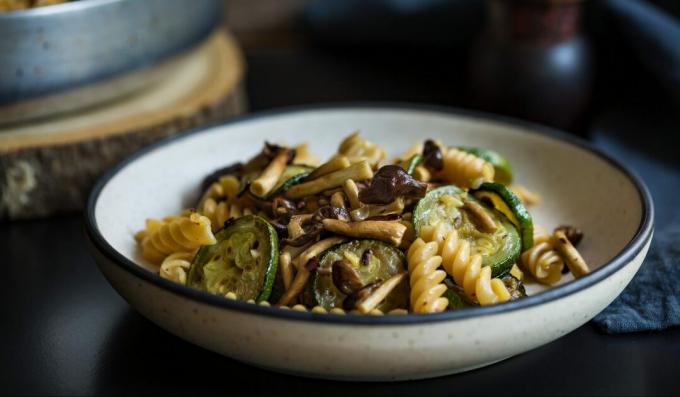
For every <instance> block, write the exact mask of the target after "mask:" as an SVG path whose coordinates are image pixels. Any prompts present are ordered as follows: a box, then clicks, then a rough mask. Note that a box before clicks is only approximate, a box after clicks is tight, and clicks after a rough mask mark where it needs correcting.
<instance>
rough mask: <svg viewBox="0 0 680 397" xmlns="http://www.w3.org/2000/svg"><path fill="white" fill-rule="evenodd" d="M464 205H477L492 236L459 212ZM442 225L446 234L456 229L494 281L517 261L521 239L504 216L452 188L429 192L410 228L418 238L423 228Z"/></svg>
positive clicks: (447, 187) (416, 211)
mask: <svg viewBox="0 0 680 397" xmlns="http://www.w3.org/2000/svg"><path fill="white" fill-rule="evenodd" d="M464 201H472V202H475V203H477V204H480V206H481V207H482V209H483V210H484V211H486V212H487V214H488V215H489V216H490V217H491V219H493V221H494V223H495V224H496V230H495V231H494V232H492V233H484V232H481V231H479V230H478V229H477V227H476V226H475V224H474V222H473V220H472V219H471V218H470V215H469V214H468V213H467V211H464V210H462V209H461V204H462V203H463V202H464ZM442 222H443V224H444V225H445V227H446V228H447V229H448V230H453V229H456V230H457V231H458V236H459V237H460V238H463V239H465V240H467V241H469V242H470V247H471V248H472V249H473V250H474V252H478V253H479V254H481V255H482V258H483V259H482V260H483V262H482V264H483V265H484V266H490V267H491V271H492V275H493V276H494V277H496V276H498V275H501V274H504V273H506V272H507V271H508V270H509V269H510V268H511V267H512V265H513V264H514V263H515V262H516V261H517V258H518V257H519V254H520V252H521V249H522V239H521V238H520V235H519V232H518V230H517V228H516V227H515V225H514V224H513V223H512V222H510V221H509V220H508V219H507V218H506V217H505V216H504V215H503V214H501V213H500V212H498V211H496V210H495V209H493V208H490V207H488V206H486V205H484V204H483V203H480V202H479V201H478V200H477V199H476V198H475V197H474V196H472V195H470V194H468V193H467V192H465V191H463V190H462V189H460V188H459V187H457V186H455V185H447V186H442V187H440V188H437V189H433V190H431V191H429V192H428V193H427V194H426V195H425V197H423V199H422V200H420V202H418V205H417V206H416V208H415V210H414V211H413V224H414V227H415V230H416V234H417V235H418V236H420V234H421V229H422V227H423V226H434V225H436V224H439V223H442Z"/></svg>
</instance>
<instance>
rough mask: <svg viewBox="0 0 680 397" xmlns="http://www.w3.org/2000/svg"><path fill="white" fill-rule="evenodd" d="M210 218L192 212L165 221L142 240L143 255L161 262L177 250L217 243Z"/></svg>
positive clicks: (187, 250) (183, 250) (190, 249)
mask: <svg viewBox="0 0 680 397" xmlns="http://www.w3.org/2000/svg"><path fill="white" fill-rule="evenodd" d="M216 242H217V240H215V236H214V235H213V233H212V229H211V225H210V219H208V218H207V217H205V216H203V215H200V214H197V213H191V214H189V216H182V217H178V218H175V219H172V220H170V221H168V222H164V223H163V224H162V225H161V226H160V227H158V228H157V229H156V230H154V231H153V232H152V233H150V234H148V235H147V236H146V237H144V239H143V240H142V242H141V244H142V256H143V257H144V258H145V259H146V260H148V261H150V262H152V263H156V264H158V263H161V262H162V261H163V259H165V257H166V256H168V255H170V254H172V253H175V252H190V251H193V250H195V249H196V248H198V247H200V246H201V245H210V244H215V243H216Z"/></svg>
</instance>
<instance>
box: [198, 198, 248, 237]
mask: <svg viewBox="0 0 680 397" xmlns="http://www.w3.org/2000/svg"><path fill="white" fill-rule="evenodd" d="M198 212H199V213H200V214H201V215H203V216H205V217H207V218H208V219H210V228H211V229H212V231H213V232H216V231H218V230H219V229H221V228H222V226H223V225H224V223H225V222H226V221H228V220H229V219H231V218H233V219H238V218H240V217H242V216H244V215H249V214H252V211H251V210H250V208H241V207H240V206H239V205H238V204H237V203H232V204H228V202H227V201H220V202H219V203H218V202H216V201H215V199H213V198H208V199H206V200H205V201H204V202H203V204H202V205H201V207H200V208H199V209H198Z"/></svg>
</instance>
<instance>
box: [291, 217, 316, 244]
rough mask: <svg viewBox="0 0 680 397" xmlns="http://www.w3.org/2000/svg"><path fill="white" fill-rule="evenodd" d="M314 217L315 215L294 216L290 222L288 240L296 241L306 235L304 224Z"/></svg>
mask: <svg viewBox="0 0 680 397" xmlns="http://www.w3.org/2000/svg"><path fill="white" fill-rule="evenodd" d="M313 215H314V214H302V215H293V216H292V217H291V218H290V222H288V238H289V239H291V240H295V239H296V238H298V237H300V236H301V235H303V234H305V230H304V229H303V228H302V224H303V223H304V222H307V221H309V220H310V219H312V216H313Z"/></svg>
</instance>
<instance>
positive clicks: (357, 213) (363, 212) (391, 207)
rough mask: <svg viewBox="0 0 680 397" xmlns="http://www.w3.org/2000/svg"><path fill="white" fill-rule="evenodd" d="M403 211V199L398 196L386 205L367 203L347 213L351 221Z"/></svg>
mask: <svg viewBox="0 0 680 397" xmlns="http://www.w3.org/2000/svg"><path fill="white" fill-rule="evenodd" d="M402 211H404V200H403V199H402V198H401V197H399V198H397V199H396V200H394V201H393V202H391V203H389V204H386V205H375V204H367V205H363V206H361V207H360V208H357V209H355V210H352V211H351V212H350V213H349V215H350V217H351V218H352V220H353V221H363V220H364V219H367V218H370V217H372V216H380V215H389V214H401V212H402Z"/></svg>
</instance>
